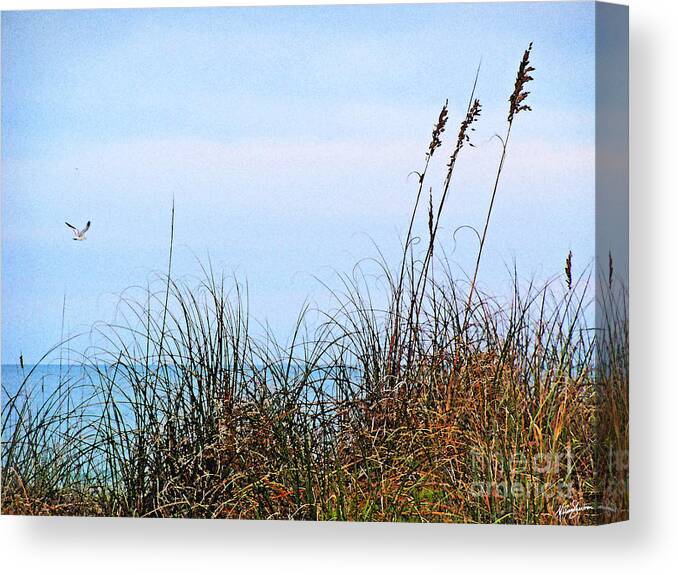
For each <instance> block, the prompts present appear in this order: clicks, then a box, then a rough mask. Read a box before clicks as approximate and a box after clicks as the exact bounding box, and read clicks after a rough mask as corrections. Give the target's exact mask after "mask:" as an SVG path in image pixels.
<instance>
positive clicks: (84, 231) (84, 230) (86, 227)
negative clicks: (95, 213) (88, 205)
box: [80, 221, 92, 234]
mask: <svg viewBox="0 0 678 575" xmlns="http://www.w3.org/2000/svg"><path fill="white" fill-rule="evenodd" d="M91 223H92V222H89V221H88V222H87V225H86V226H85V227H84V228H83V229H82V231H81V232H80V233H81V234H84V233H86V232H87V230H88V229H89V226H90V224H91Z"/></svg>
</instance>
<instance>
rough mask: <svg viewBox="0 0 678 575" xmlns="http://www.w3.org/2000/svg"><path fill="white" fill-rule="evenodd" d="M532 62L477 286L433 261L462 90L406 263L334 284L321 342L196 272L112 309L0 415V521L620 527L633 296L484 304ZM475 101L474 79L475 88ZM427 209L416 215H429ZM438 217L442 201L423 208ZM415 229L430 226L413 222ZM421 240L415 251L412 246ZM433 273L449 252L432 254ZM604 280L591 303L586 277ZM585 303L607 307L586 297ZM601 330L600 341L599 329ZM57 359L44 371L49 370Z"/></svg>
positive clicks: (523, 71)
mask: <svg viewBox="0 0 678 575" xmlns="http://www.w3.org/2000/svg"><path fill="white" fill-rule="evenodd" d="M530 50H531V46H530V48H529V49H528V50H527V51H526V52H525V54H524V56H523V58H522V60H521V62H520V66H519V70H518V74H517V77H516V84H515V87H514V91H513V93H512V95H511V97H510V100H509V113H508V117H507V125H506V133H505V137H504V138H502V139H501V140H502V142H501V143H502V156H501V161H500V163H499V165H498V167H497V172H496V179H495V182H494V187H493V189H492V190H491V199H490V203H489V206H488V210H487V214H486V219H485V226H484V229H483V231H482V232H481V233H478V239H479V249H478V253H477V258H476V265H475V268H474V270H472V273H471V274H469V276H468V277H464V278H462V279H458V278H456V277H455V276H454V274H453V273H452V266H451V265H450V263H449V262H448V261H447V260H446V258H445V256H444V252H443V250H438V249H436V248H437V246H438V242H439V240H438V235H437V231H438V229H439V224H440V218H441V214H442V213H443V212H444V208H445V206H446V204H447V203H448V202H449V201H450V194H449V193H448V192H449V190H450V187H451V185H452V181H453V172H454V166H455V165H456V162H457V160H458V159H460V158H461V157H462V156H463V149H464V147H465V146H466V145H472V138H471V136H472V131H473V125H474V124H475V122H477V121H479V118H480V113H481V109H482V108H481V105H480V102H479V100H478V99H477V98H476V97H475V84H474V87H473V91H472V94H471V97H470V99H469V104H468V108H467V112H466V115H465V117H464V118H463V119H462V121H461V123H460V127H459V131H458V134H457V138H456V140H455V142H454V145H453V149H452V152H451V155H450V159H449V162H448V164H447V170H448V171H447V174H446V178H445V181H444V187H443V189H442V190H441V191H440V193H439V194H433V190H432V189H431V188H429V189H428V194H427V193H426V192H427V188H426V181H427V180H426V178H427V172H428V169H429V163H430V160H431V157H432V156H433V155H434V154H435V153H442V152H439V151H438V150H440V149H441V148H442V137H443V133H444V132H445V129H446V127H447V123H448V110H447V104H445V106H444V107H443V109H442V111H441V113H440V114H439V117H438V121H437V122H436V125H435V127H434V130H433V133H432V139H431V143H430V145H429V147H428V150H427V153H426V156H425V165H424V168H423V170H422V171H421V172H418V173H417V175H418V191H417V194H416V197H415V203H414V208H413V212H412V214H411V218H410V225H409V228H408V232H407V236H406V239H405V243H404V246H403V252H402V258H401V259H400V260H399V261H397V262H387V261H381V262H380V264H379V266H378V275H379V277H380V278H381V285H382V286H385V292H386V295H385V296H384V293H383V290H382V292H380V293H375V289H374V283H373V282H372V281H371V279H370V278H371V277H372V275H373V272H374V270H367V269H365V268H366V265H363V266H357V267H356V268H355V269H354V270H352V271H351V272H350V273H348V274H344V275H340V276H338V277H339V280H340V282H339V285H340V287H339V288H338V289H335V290H334V291H332V295H333V299H334V302H335V303H334V305H332V306H331V307H330V309H327V310H324V311H322V310H314V313H316V314H318V313H320V315H321V317H322V320H321V321H320V322H315V321H314V322H311V321H308V320H307V316H308V310H307V309H304V310H302V311H301V313H300V315H299V319H298V322H297V324H296V325H295V326H294V328H293V330H292V337H291V338H290V341H289V342H284V343H281V342H279V341H277V340H276V339H275V337H274V335H273V334H270V333H268V334H265V335H264V336H261V335H254V333H253V330H252V329H251V328H250V321H251V319H250V314H249V311H248V306H247V291H246V289H245V288H244V286H243V285H242V284H241V283H240V282H238V281H237V280H236V279H234V278H230V277H227V276H225V275H223V274H221V273H219V272H217V271H216V270H214V269H213V268H212V266H211V265H209V264H208V265H205V266H204V267H203V280H202V281H201V282H200V283H198V284H197V285H196V284H195V283H194V282H193V283H188V282H185V281H180V280H178V279H176V278H175V277H174V276H173V274H172V247H173V241H174V238H173V234H174V225H173V218H174V214H172V226H171V228H172V239H171V241H170V254H169V264H168V269H167V272H166V273H165V274H163V276H161V277H159V278H158V280H157V282H155V283H151V284H149V285H148V286H147V287H145V288H143V289H136V290H129V291H128V292H126V293H125V294H123V296H122V298H121V302H120V306H119V313H118V317H119V321H118V322H116V323H115V324H101V325H97V326H95V327H94V328H93V330H94V332H95V333H94V335H95V337H93V338H92V340H93V341H96V342H97V343H96V346H94V345H93V346H92V347H91V348H90V349H88V350H87V351H86V352H85V353H83V354H82V355H81V356H79V362H78V365H80V366H81V369H80V370H79V371H78V372H77V373H78V376H77V377H73V376H72V375H71V374H72V372H71V371H70V370H66V371H65V375H64V376H63V377H62V378H61V380H60V382H59V385H58V386H57V387H56V388H54V389H53V390H52V391H50V392H49V393H48V394H47V395H46V396H45V394H44V393H40V391H39V387H40V384H39V381H38V380H37V378H36V372H35V368H34V369H33V370H31V371H28V372H25V376H24V380H23V384H22V385H21V387H20V388H19V390H17V391H15V392H13V393H12V394H11V395H10V394H8V393H7V392H6V391H5V392H4V393H3V406H2V438H3V448H2V512H3V513H7V514H30V515H33V514H35V515H110V516H135V517H206V518H247V519H305V520H347V521H422V522H431V521H444V522H477V523H540V524H541V523H547V524H549V523H555V524H557V523H563V524H595V523H601V522H607V521H614V520H620V519H625V518H627V516H628V481H627V465H626V459H625V454H626V453H627V449H628V344H627V342H628V323H627V319H626V317H627V316H626V306H625V303H624V302H625V301H626V293H625V291H624V290H625V288H624V286H623V285H621V284H620V282H619V281H618V280H617V279H616V278H615V277H614V273H613V265H612V259H610V266H609V270H608V277H606V278H604V279H603V280H601V279H600V278H598V277H597V276H598V275H599V274H600V270H592V269H588V270H585V271H584V272H583V273H581V274H580V275H579V276H578V277H575V276H573V264H572V254H568V255H567V257H566V258H565V257H564V259H563V261H564V268H563V269H564V271H563V275H562V276H561V277H557V278H552V279H551V280H549V281H547V282H545V283H544V284H543V285H540V286H537V285H534V284H530V285H527V286H525V285H522V284H521V282H520V281H519V278H518V274H517V272H515V271H514V272H513V274H512V279H513V283H514V290H513V294H512V296H511V297H510V298H502V299H500V298H497V297H493V296H492V295H490V294H487V293H484V292H483V291H482V290H481V289H480V287H479V281H478V277H479V271H480V270H481V267H482V253H483V247H484V245H485V241H486V239H487V238H488V230H489V229H490V222H491V215H492V210H493V206H494V204H495V200H497V198H498V197H499V196H500V187H501V175H502V169H503V164H504V159H505V157H506V155H507V153H509V136H510V132H511V127H512V125H513V122H514V121H515V120H516V118H517V116H518V114H519V113H520V112H524V111H529V107H528V106H527V103H526V98H527V92H525V90H524V88H525V85H526V84H527V82H529V81H531V79H532V78H531V77H530V76H529V74H530V73H531V72H532V71H533V68H532V67H531V66H530V62H529V58H530ZM476 80H477V77H476ZM426 196H428V209H427V210H426V206H424V205H423V204H425V203H426V202H425V198H426ZM434 197H435V198H437V200H436V201H434ZM424 210H426V212H425V213H420V212H422V211H424ZM422 219H423V220H425V221H427V222H428V238H427V241H424V242H423V244H425V245H424V247H423V249H421V248H418V246H419V245H420V244H418V243H417V242H416V241H414V239H415V229H416V226H417V223H418V222H419V220H422ZM439 252H440V253H439ZM594 275H595V276H596V281H595V284H596V285H595V287H596V288H597V289H596V290H594V289H593V288H594V286H593V284H594V282H593V276H594ZM594 292H598V293H597V295H596V294H595V293H594ZM593 316H595V317H596V321H595V322H594V323H595V324H596V325H591V323H592V322H591V317H593ZM49 357H50V356H49V354H48V355H47V356H46V358H49Z"/></svg>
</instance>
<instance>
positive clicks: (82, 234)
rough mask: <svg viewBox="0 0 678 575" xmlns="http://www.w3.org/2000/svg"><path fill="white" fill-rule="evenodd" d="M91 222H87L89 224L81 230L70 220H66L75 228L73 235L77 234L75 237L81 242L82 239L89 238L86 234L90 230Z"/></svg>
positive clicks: (69, 225)
mask: <svg viewBox="0 0 678 575" xmlns="http://www.w3.org/2000/svg"><path fill="white" fill-rule="evenodd" d="M90 223H91V222H87V225H86V226H85V227H84V228H82V229H81V230H79V229H78V228H76V227H75V226H72V225H71V224H69V223H68V222H66V225H67V226H68V227H69V228H71V229H72V230H73V235H74V236H75V237H74V238H73V239H74V240H76V241H79V242H81V241H82V240H86V239H87V238H86V237H85V234H86V233H87V230H89V225H90Z"/></svg>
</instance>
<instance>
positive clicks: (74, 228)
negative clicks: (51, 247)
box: [64, 222, 78, 231]
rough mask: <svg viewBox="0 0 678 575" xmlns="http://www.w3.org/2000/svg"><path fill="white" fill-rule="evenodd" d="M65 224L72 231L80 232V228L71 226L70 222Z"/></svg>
mask: <svg viewBox="0 0 678 575" xmlns="http://www.w3.org/2000/svg"><path fill="white" fill-rule="evenodd" d="M64 223H65V224H66V225H67V226H68V227H69V228H71V229H72V230H75V231H78V228H76V227H75V226H73V225H71V224H69V223H68V222H64Z"/></svg>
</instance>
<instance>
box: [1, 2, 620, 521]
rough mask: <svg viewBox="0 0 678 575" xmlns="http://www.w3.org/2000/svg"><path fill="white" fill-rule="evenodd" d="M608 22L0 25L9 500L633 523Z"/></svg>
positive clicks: (22, 19)
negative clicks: (0, 44) (630, 509)
mask: <svg viewBox="0 0 678 575" xmlns="http://www.w3.org/2000/svg"><path fill="white" fill-rule="evenodd" d="M627 18H628V14H627V9H626V7H623V6H617V5H611V4H602V3H595V2H543V3H542V2H527V3H523V2H519V3H484V2H483V3H450V4H431V5H426V4H413V5H369V6H368V5H365V6H360V5H352V6H341V5H337V6H293V7H292V6H272V7H265V8H181V9H125V10H74V11H70V10H69V11H66V10H64V11H59V10H50V11H17V12H4V13H2V453H1V463H2V513H3V514H10V515H50V516H63V515H72V516H114V517H138V518H144V517H156V518H157V517H161V518H162V517H166V518H212V519H285V520H314V521H316V520H317V521H369V522H399V521H407V522H449V523H493V524H494V523H513V524H560V525H592V524H602V523H610V522H615V521H621V520H625V519H627V518H628V513H629V495H628V413H629V404H628V316H627V302H628V290H627V286H628V19H627Z"/></svg>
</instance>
